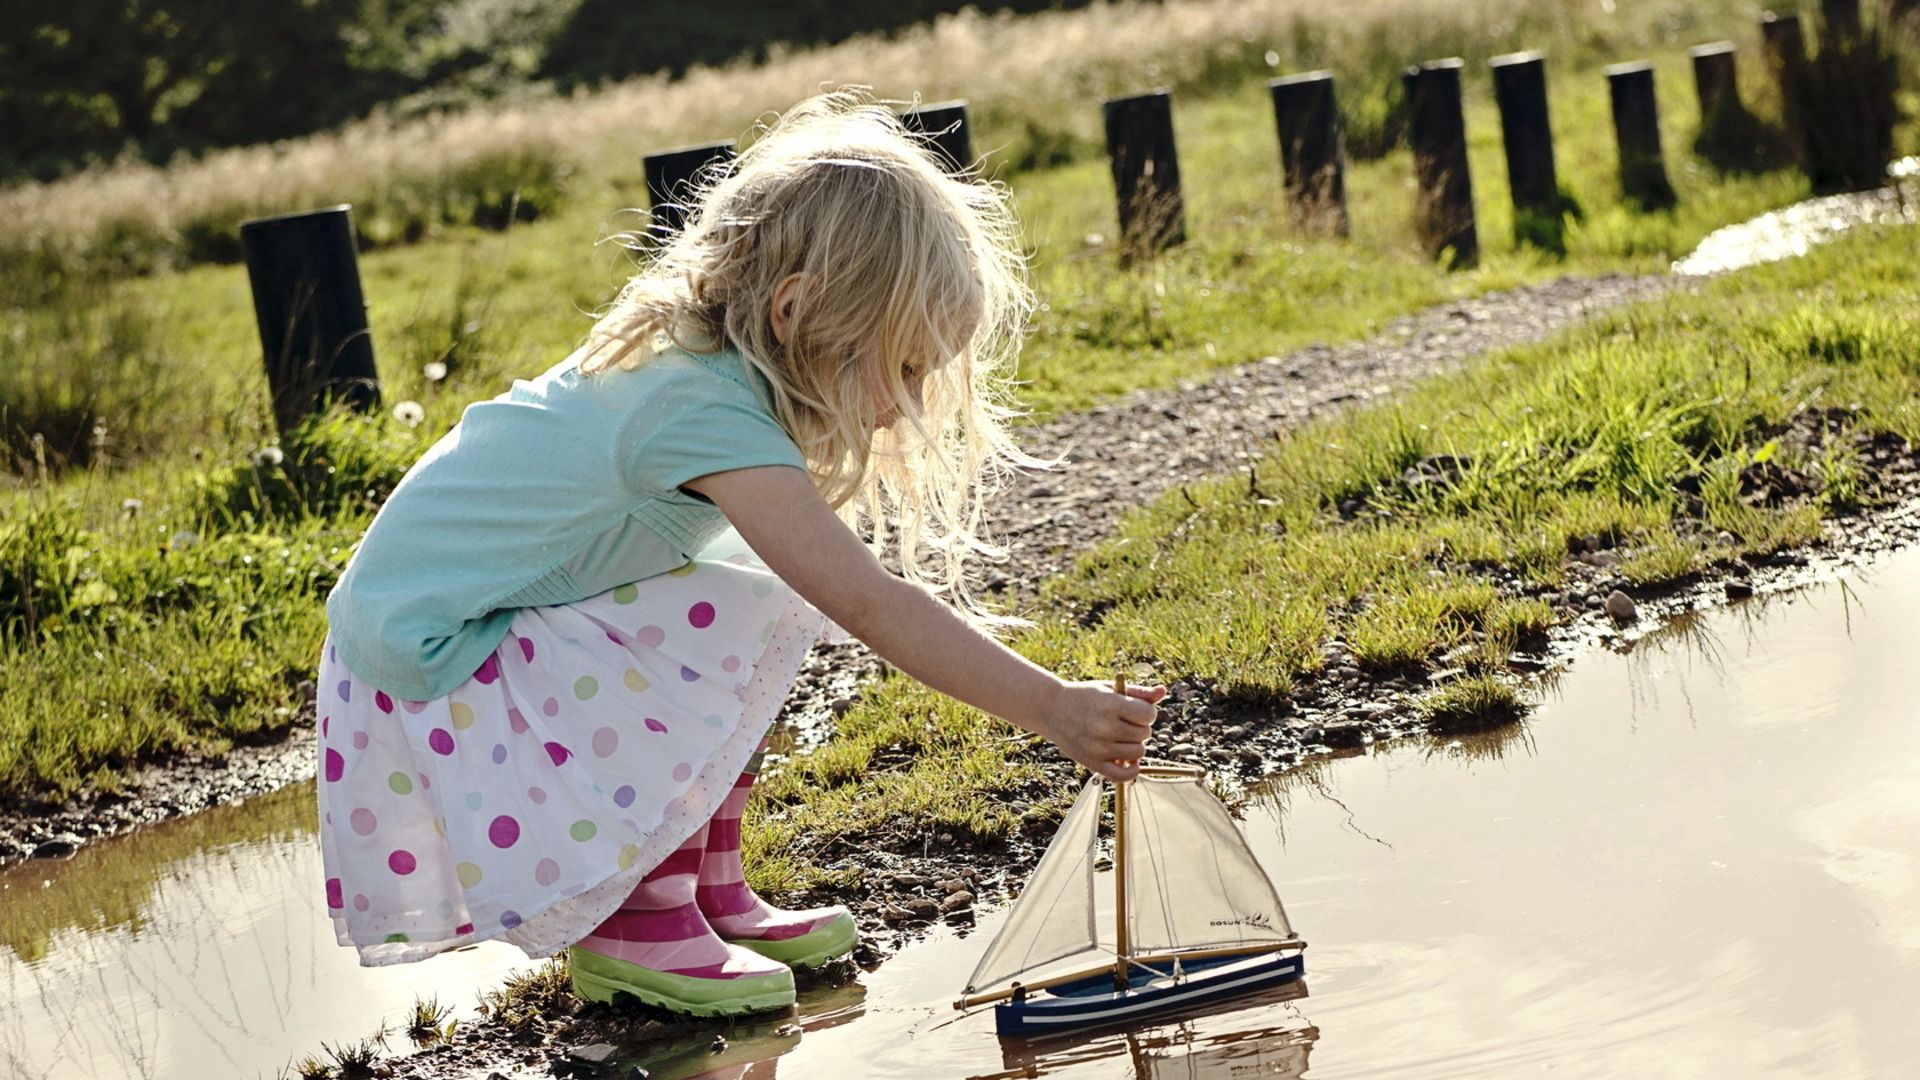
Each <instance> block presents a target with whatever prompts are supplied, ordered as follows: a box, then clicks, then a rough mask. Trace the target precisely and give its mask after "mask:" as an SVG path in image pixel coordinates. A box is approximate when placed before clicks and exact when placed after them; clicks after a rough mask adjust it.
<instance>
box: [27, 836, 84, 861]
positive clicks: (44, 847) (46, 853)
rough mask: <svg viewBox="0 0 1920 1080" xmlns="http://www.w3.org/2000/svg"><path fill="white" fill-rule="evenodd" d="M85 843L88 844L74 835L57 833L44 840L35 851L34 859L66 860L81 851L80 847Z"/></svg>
mask: <svg viewBox="0 0 1920 1080" xmlns="http://www.w3.org/2000/svg"><path fill="white" fill-rule="evenodd" d="M84 843H86V841H85V840H82V839H81V838H80V837H78V836H76V835H74V834H73V833H70V832H64V833H56V834H54V835H53V836H50V837H48V838H47V839H45V840H42V841H41V842H40V843H39V845H38V846H36V847H35V848H34V849H33V857H34V858H36V859H64V858H66V857H67V856H69V855H71V854H73V853H74V852H76V851H78V850H80V845H81V844H84Z"/></svg>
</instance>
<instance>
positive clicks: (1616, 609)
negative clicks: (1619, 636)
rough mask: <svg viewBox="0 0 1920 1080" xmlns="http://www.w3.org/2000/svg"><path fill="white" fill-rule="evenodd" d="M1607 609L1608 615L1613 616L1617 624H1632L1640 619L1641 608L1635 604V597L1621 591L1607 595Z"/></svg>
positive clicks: (1617, 590) (1614, 591)
mask: <svg viewBox="0 0 1920 1080" xmlns="http://www.w3.org/2000/svg"><path fill="white" fill-rule="evenodd" d="M1606 607H1607V614H1608V615H1609V616H1611V617H1612V618H1613V620H1614V621H1615V622H1632V621H1633V620H1635V619H1637V618H1639V617H1640V608H1639V606H1638V605H1636V604H1635V603H1634V602H1633V597H1631V596H1628V595H1627V594H1626V593H1623V592H1621V591H1620V590H1619V589H1615V590H1613V591H1612V592H1610V593H1608V594H1607V603H1606Z"/></svg>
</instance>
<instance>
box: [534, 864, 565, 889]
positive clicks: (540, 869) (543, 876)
mask: <svg viewBox="0 0 1920 1080" xmlns="http://www.w3.org/2000/svg"><path fill="white" fill-rule="evenodd" d="M533 880H535V881H537V882H539V883H540V884H542V885H551V884H553V883H554V882H556V881H559V880H560V864H559V863H557V862H554V861H553V860H552V859H541V860H540V861H539V862H537V863H535V864H534V865H533Z"/></svg>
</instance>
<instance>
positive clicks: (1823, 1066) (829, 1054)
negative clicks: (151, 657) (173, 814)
mask: <svg viewBox="0 0 1920 1080" xmlns="http://www.w3.org/2000/svg"><path fill="white" fill-rule="evenodd" d="M1916 647H1920V549H1916V550H1913V551H1909V552H1905V553H1901V554H1897V555H1893V556H1889V557H1887V558H1886V559H1884V560H1882V561H1881V562H1880V563H1879V564H1877V565H1876V566H1875V567H1874V568H1873V569H1872V570H1870V571H1863V572H1858V573H1855V574H1853V575H1851V576H1850V577H1849V578H1847V579H1845V580H1843V581H1840V582H1836V583H1833V584H1829V585H1825V586H1819V587H1813V588H1808V589H1804V590H1801V591H1798V592H1795V593H1790V594H1784V595H1781V596H1777V597H1773V598H1762V599H1759V600H1754V601H1749V602H1747V603H1746V604H1743V605H1739V606H1736V607H1734V608H1731V609H1725V610H1719V611H1714V612H1711V613H1707V614H1703V615H1694V616H1690V617H1688V618H1687V619H1684V620H1682V621H1680V622H1677V623H1675V624H1673V625H1671V626H1669V627H1667V628H1666V629H1664V630H1662V631H1659V632H1657V633H1655V634H1653V635H1651V636H1650V637H1648V638H1647V639H1645V640H1644V641H1642V642H1641V643H1639V644H1638V645H1637V646H1636V647H1635V648H1634V649H1633V650H1632V651H1631V652H1629V653H1626V654H1624V655H1620V654H1613V653H1607V652H1596V653H1593V654H1591V655H1587V656H1583V657H1582V658H1581V659H1580V660H1579V661H1578V663H1577V664H1576V665H1575V667H1574V668H1573V669H1572V670H1571V671H1570V672H1569V673H1567V674H1566V675H1565V676H1563V677H1562V678H1560V679H1559V680H1557V682H1556V683H1555V685H1553V686H1552V687H1551V688H1550V689H1549V690H1548V691H1547V697H1548V700H1547V701H1546V702H1545V704H1544V705H1543V706H1542V707H1541V708H1540V709H1539V711H1538V712H1537V713H1536V714H1535V715H1534V717H1533V718H1532V719H1531V720H1530V721H1528V722H1527V723H1526V724H1525V725H1524V726H1520V727H1516V728H1514V729H1512V730H1510V731H1508V732H1506V733H1504V734H1502V735H1500V736H1499V737H1496V738H1490V739H1482V740H1476V741H1456V742H1450V743H1438V742H1436V743H1425V744H1418V743H1410V744H1403V745H1393V746H1390V747H1387V748H1385V749H1381V750H1377V751H1375V752H1373V753H1371V754H1368V755H1365V756H1361V757H1355V758H1348V759H1343V760H1338V761H1329V762H1324V763H1321V764H1319V765H1316V766H1314V767H1312V768H1308V769H1303V770H1298V771H1295V772H1292V773H1289V774H1286V775H1285V776H1283V777H1281V778H1279V779H1278V780H1276V781H1275V782H1274V783H1273V784H1272V785H1270V786H1269V787H1268V788H1267V789H1265V790H1264V791H1263V792H1262V794H1261V798H1260V799H1259V800H1258V801H1257V802H1256V803H1255V804H1254V805H1252V806H1251V807H1250V808H1249V810H1248V813H1247V815H1246V820H1245V828H1246V831H1247V834H1248V836H1249V839H1250V840H1251V842H1252V843H1253V846H1254V848H1255V850H1256V852H1257V853H1258V854H1259V856H1260V858H1261V859H1262V860H1263V862H1264V863H1265V864H1266V865H1267V866H1268V867H1269V868H1270V869H1271V870H1272V872H1273V876H1274V877H1275V879H1276V881H1277V882H1279V884H1280V888H1281V894H1282V896H1284V897H1285V899H1286V902H1287V906H1288V911H1289V914H1290V915H1291V917H1292V920H1293V922H1294V925H1295V926H1296V927H1297V928H1298V929H1299V930H1300V932H1301V933H1302V935H1303V936H1304V937H1306V938H1307V940H1308V941H1310V942H1311V943H1312V944H1311V947H1310V948H1309V949H1308V950H1307V954H1306V958H1307V969H1308V976H1307V980H1306V992H1305V994H1304V995H1302V994H1300V993H1299V992H1298V991H1296V992H1294V993H1293V994H1291V995H1289V996H1276V997H1267V998H1263V999H1259V1000H1257V1001H1247V1002H1239V1003H1236V1004H1235V1005H1234V1006H1233V1007H1231V1008H1219V1009H1215V1010H1214V1011H1211V1012H1209V1013H1207V1014H1205V1015H1201V1016H1195V1017H1188V1018H1185V1019H1182V1020H1180V1021H1177V1022H1166V1023H1162V1024H1158V1025H1155V1026H1152V1027H1148V1028H1145V1029H1142V1030H1138V1031H1131V1032H1119V1033H1108V1034H1100V1035H1096V1036H1092V1037H1086V1038H1079V1039H1068V1040H1059V1041H1051V1042H1045V1043H1035V1044H1023V1043H1015V1042H1002V1041H1001V1040H999V1039H997V1038H996V1037H995V1036H994V1035H993V1031H992V1027H993V1026H992V1017H991V1013H990V1010H981V1011H978V1012H976V1013H973V1014H970V1015H966V1016H961V1015H959V1014H956V1013H955V1012H953V1010H952V1009H951V1008H950V1002H951V1000H952V998H953V996H954V995H955V993H956V992H957V990H958V988H959V986H960V984H961V983H962V982H963V981H964V980H965V978H966V973H967V972H968V971H970V970H971V969H972V967H973V965H974V963H975V961H976V960H977V959H978V957H979V954H980V952H981V950H982V949H983V948H984V947H985V945H986V937H985V936H984V935H986V934H988V933H991V932H992V931H993V930H994V929H995V928H996V927H997V925H998V922H999V920H1000V918H1001V917H1002V916H1000V915H997V914H996V915H990V916H988V917H986V918H985V919H983V920H982V923H981V926H980V927H979V929H978V930H977V931H974V932H971V933H968V932H964V931H961V930H957V929H952V928H943V929H941V930H940V931H938V932H937V933H935V934H934V935H933V937H932V938H930V939H929V940H927V941H926V942H925V943H923V944H919V945H916V946H914V947H912V948H909V949H908V950H906V951H905V952H903V953H902V954H901V955H900V956H899V957H898V958H896V959H895V960H893V961H892V962H889V963H888V964H886V965H884V966H882V967H881V968H880V970H878V971H876V972H874V973H872V974H871V975H869V976H867V977H866V978H865V979H864V980H863V982H864V985H860V986H853V987H847V988H842V989H838V990H829V991H821V992H818V993H812V994H809V995H807V996H806V998H805V999H804V1000H803V1003H802V1010H801V1015H800V1016H799V1017H798V1018H797V1019H796V1018H779V1019H776V1020H772V1021H769V1022H767V1023H765V1024H762V1025H760V1026H758V1027H742V1028H740V1029H736V1030H735V1031H733V1032H731V1033H730V1034H729V1043H730V1044H729V1045H728V1046H727V1047H726V1048H725V1049H724V1050H722V1051H720V1052H718V1053H716V1052H714V1051H713V1050H712V1049H711V1047H710V1045H709V1041H710V1036H707V1037H701V1038H698V1039H691V1040H687V1041H685V1042H682V1043H677V1044H667V1045H655V1046H651V1047H647V1048H645V1050H644V1051H642V1052H641V1053H640V1055H639V1056H637V1057H636V1058H634V1059H633V1061H632V1063H635V1064H644V1065H645V1066H646V1067H648V1068H649V1069H651V1070H652V1072H653V1075H655V1076H657V1077H662V1078H672V1077H690V1076H713V1077H732V1078H747V1077H753V1078H768V1077H775V1076H778V1077H788V1078H792V1077H800V1078H807V1077H824V1078H829V1080H843V1078H845V1077H847V1076H849V1075H859V1076H862V1077H866V1076H873V1077H914V1078H919V1077H926V1078H932V1077H943V1078H944V1077H961V1076H966V1077H981V1078H985V1077H1040V1076H1059V1077H1096V1076H1097V1077H1108V1078H1111V1077H1121V1076H1132V1077H1189V1078H1197V1077H1254V1076H1260V1077H1308V1078H1311V1080H1323V1078H1328V1077H1339V1078H1356V1077H1404V1076H1419V1077H1422V1078H1436V1077H1475V1078H1486V1077H1495V1078H1497V1077H1518V1076H1535V1075H1538V1074H1540V1073H1544V1072H1553V1073H1555V1074H1557V1075H1562V1076H1569V1077H1607V1078H1612V1077H1618V1076H1624V1075H1655V1076H1716V1077H1717V1076H1793V1077H1823V1076H1832V1077H1845V1078H1848V1080H1858V1078H1862V1077H1877V1076H1887V1077H1893V1076H1909V1075H1912V1056H1913V1052H1914V1049H1915V1046H1916V1041H1915V1036H1914V1032H1913V1024H1912V1013H1913V1010H1914V1008H1915V1006H1916V1005H1920V782H1916V778H1920V717H1916V715H1915V713H1916V710H1915V707H1914V705H1913V685H1914V683H1913V676H1912V674H1911V673H1912V671H1913V656H1914V655H1915V650H1916ZM312 805H313V804H312V789H311V786H310V785H309V784H302V785H298V786H296V787H293V788H289V789H286V790H284V791H281V792H278V793H276V794H274V795H271V796H267V797H264V798H260V799H255V800H252V801H251V802H248V803H246V804H245V805H243V806H238V807H227V808H223V809H219V810H213V811H208V812H206V813H202V814H198V815H194V816H192V817H189V818H185V819H181V820H179V821H175V822H172V823H169V824H165V825H161V826H157V827H154V828H151V829H147V830H144V831H142V832H140V833H138V834H135V835H134V836H131V837H128V838H124V839H121V840H117V841H106V842H101V843H96V844H93V845H89V846H88V847H86V848H83V849H82V850H81V852H80V853H79V854H78V855H77V856H75V857H74V858H73V859H71V860H68V861H63V862H35V863H28V864H24V865H21V866H18V867H15V868H12V869H10V870H8V871H6V872H4V873H0V1076H7V1077H13V1076H21V1077H66V1076H88V1077H97V1078H103V1080H113V1078H118V1077H155V1078H173V1077H180V1078H185V1077H195V1078H198V1077H204V1076H209V1075H219V1076H235V1077H252V1076H266V1077H273V1076H277V1075H280V1074H281V1072H282V1070H283V1069H284V1068H285V1067H286V1066H287V1065H288V1064H289V1062H290V1061H291V1059H292V1058H293V1057H294V1056H295V1055H305V1054H307V1053H310V1052H316V1051H318V1050H319V1049H320V1046H321V1043H322V1042H323V1041H324V1042H337V1041H339V1040H346V1041H349V1042H351V1041H355V1040H357V1039H359V1038H361V1037H363V1036H364V1035H366V1034H367V1033H369V1032H371V1031H373V1030H375V1029H377V1028H378V1027H380V1026H381V1025H382V1024H383V1023H386V1024H392V1025H394V1026H395V1027H396V1028H397V1027H398V1026H399V1024H400V1022H401V1020H402V1017H403V1016H404V1015H405V1013H406V1011H407V1010H408V1008H409V1007H410V1006H411V1004H412V1002H413V1000H414V999H415V997H416V996H429V995H431V996H437V997H438V998H439V999H440V1000H441V1001H442V1002H443V1003H445V1004H448V1005H451V1006H454V1007H455V1009H456V1012H455V1015H456V1016H458V1017H462V1018H465V1017H469V1016H471V1015H472V1014H473V1011H474V1004H475V994H476V992H477V991H479V990H482V989H486V988H490V987H493V986H497V985H498V984H499V983H500V981H501V980H502V979H503V978H504V977H505V975H506V974H507V973H508V972H509V971H512V970H516V969H521V968H524V967H526V966H528V962H527V961H526V960H525V959H524V958H523V957H522V956H521V954H520V953H519V952H518V951H517V950H514V949H512V948H511V947H508V946H502V945H484V946H481V947H479V948H477V949H473V950H469V951H466V952H462V953H458V954H454V955H451V956H447V957H441V958H438V959H436V960H434V961H432V962H429V963H426V964H421V965H408V966H404V967H398V968H384V969H366V968H360V967H358V966H357V965H356V963H355V960H354V956H353V953H352V952H351V950H347V949H342V948H340V947H338V946H336V945H335V944H334V943H333V940H332V936H331V927H330V924H329V923H328V921H327V920H326V919H325V918H324V914H323V912H322V911H321V909H320V906H319V897H320V895H321V870H320V859H319V854H318V845H317V844H316V843H315V842H314V839H315V838H314V836H313V822H312V820H311V816H312V813H313V811H312ZM988 899H989V900H991V899H992V898H988ZM403 1048H404V1038H403V1037H396V1040H395V1042H394V1049H396V1050H399V1049H403ZM849 1063H858V1067H857V1069H856V1070H854V1072H853V1073H850V1072H849ZM527 1075H531V1074H527Z"/></svg>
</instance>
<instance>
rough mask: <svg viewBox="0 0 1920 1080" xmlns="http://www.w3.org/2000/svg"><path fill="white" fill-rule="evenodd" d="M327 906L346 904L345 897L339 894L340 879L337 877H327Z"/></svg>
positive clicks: (335, 906) (343, 905)
mask: <svg viewBox="0 0 1920 1080" xmlns="http://www.w3.org/2000/svg"><path fill="white" fill-rule="evenodd" d="M327 906H328V907H330V908H340V907H346V906H347V902H346V899H345V898H344V897H342V896H341V895H340V879H339V878H337V877H330V878H328V879H327Z"/></svg>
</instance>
